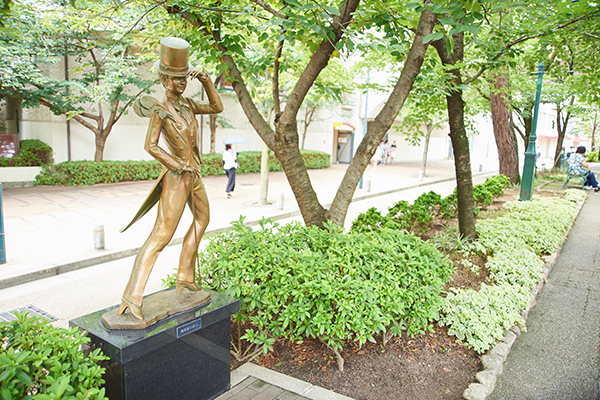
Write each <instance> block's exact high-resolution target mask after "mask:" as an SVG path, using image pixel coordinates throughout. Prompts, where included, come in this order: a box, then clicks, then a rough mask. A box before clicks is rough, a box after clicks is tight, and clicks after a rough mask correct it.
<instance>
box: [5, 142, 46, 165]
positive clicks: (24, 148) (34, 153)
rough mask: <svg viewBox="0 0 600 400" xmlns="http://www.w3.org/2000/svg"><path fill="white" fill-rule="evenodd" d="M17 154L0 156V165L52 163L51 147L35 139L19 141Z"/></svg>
mask: <svg viewBox="0 0 600 400" xmlns="http://www.w3.org/2000/svg"><path fill="white" fill-rule="evenodd" d="M19 147H20V151H19V155H18V156H16V157H12V158H0V167H37V166H42V165H48V164H52V163H53V162H54V158H53V156H52V153H53V152H52V148H51V147H50V146H48V145H47V144H46V143H44V142H42V141H41V140H37V139H24V140H21V141H20V142H19Z"/></svg>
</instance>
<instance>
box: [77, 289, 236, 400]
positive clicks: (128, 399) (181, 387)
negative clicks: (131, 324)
mask: <svg viewBox="0 0 600 400" xmlns="http://www.w3.org/2000/svg"><path fill="white" fill-rule="evenodd" d="M208 292H210V294H211V295H212V301H211V302H210V303H209V304H207V305H203V306H201V307H200V308H197V309H194V310H190V311H187V312H184V313H181V314H178V315H175V316H173V317H171V318H169V319H166V320H164V321H161V322H159V323H157V324H155V325H152V326H150V327H148V328H146V329H141V330H129V331H119V330H107V329H106V328H105V327H104V326H103V325H102V315H103V314H104V313H105V312H107V311H109V310H110V309H112V308H114V307H111V308H108V309H105V310H100V311H97V312H95V313H92V314H88V315H85V316H83V317H80V318H77V319H74V320H72V321H70V324H71V326H77V327H79V328H81V329H84V330H86V331H87V332H88V336H89V337H90V338H91V342H90V346H91V347H92V348H94V349H95V348H101V349H102V351H103V353H104V354H105V355H107V356H108V357H110V360H107V361H106V362H105V364H104V365H103V367H106V373H105V375H104V380H105V381H106V384H105V388H106V396H107V397H108V398H109V399H111V400H133V399H145V400H152V399H156V400H171V399H202V400H204V399H206V400H209V399H214V398H215V397H217V396H219V395H220V394H222V393H224V392H226V391H227V390H229V386H230V363H229V360H230V353H229V346H230V343H229V341H230V317H231V315H233V314H235V313H237V312H238V311H239V300H236V299H234V298H232V297H229V296H226V295H224V294H220V293H217V292H214V291H208Z"/></svg>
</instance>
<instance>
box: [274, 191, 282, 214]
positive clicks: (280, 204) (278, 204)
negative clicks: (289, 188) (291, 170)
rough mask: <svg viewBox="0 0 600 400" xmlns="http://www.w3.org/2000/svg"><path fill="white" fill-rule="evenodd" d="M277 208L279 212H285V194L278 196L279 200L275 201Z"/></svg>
mask: <svg viewBox="0 0 600 400" xmlns="http://www.w3.org/2000/svg"><path fill="white" fill-rule="evenodd" d="M275 207H277V209H278V210H283V193H281V194H280V195H278V196H277V199H275Z"/></svg>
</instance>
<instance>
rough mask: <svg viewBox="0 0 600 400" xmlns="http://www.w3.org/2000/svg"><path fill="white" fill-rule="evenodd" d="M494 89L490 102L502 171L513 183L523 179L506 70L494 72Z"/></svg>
mask: <svg viewBox="0 0 600 400" xmlns="http://www.w3.org/2000/svg"><path fill="white" fill-rule="evenodd" d="M491 83H492V86H493V87H492V90H491V94H490V104H491V109H492V124H493V127H494V137H495V138H496V146H497V147H498V161H499V164H500V173H501V174H502V175H505V176H507V177H508V178H510V182H511V183H512V184H518V183H519V182H520V181H521V179H520V178H521V177H520V175H519V153H518V147H517V138H516V136H515V131H514V128H513V120H512V112H510V110H509V107H508V104H509V103H510V101H509V98H508V93H509V81H508V74H507V73H506V72H496V73H494V74H492V82H491Z"/></svg>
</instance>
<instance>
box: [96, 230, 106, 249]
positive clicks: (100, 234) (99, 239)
mask: <svg viewBox="0 0 600 400" xmlns="http://www.w3.org/2000/svg"><path fill="white" fill-rule="evenodd" d="M94 249H95V250H104V225H94Z"/></svg>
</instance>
